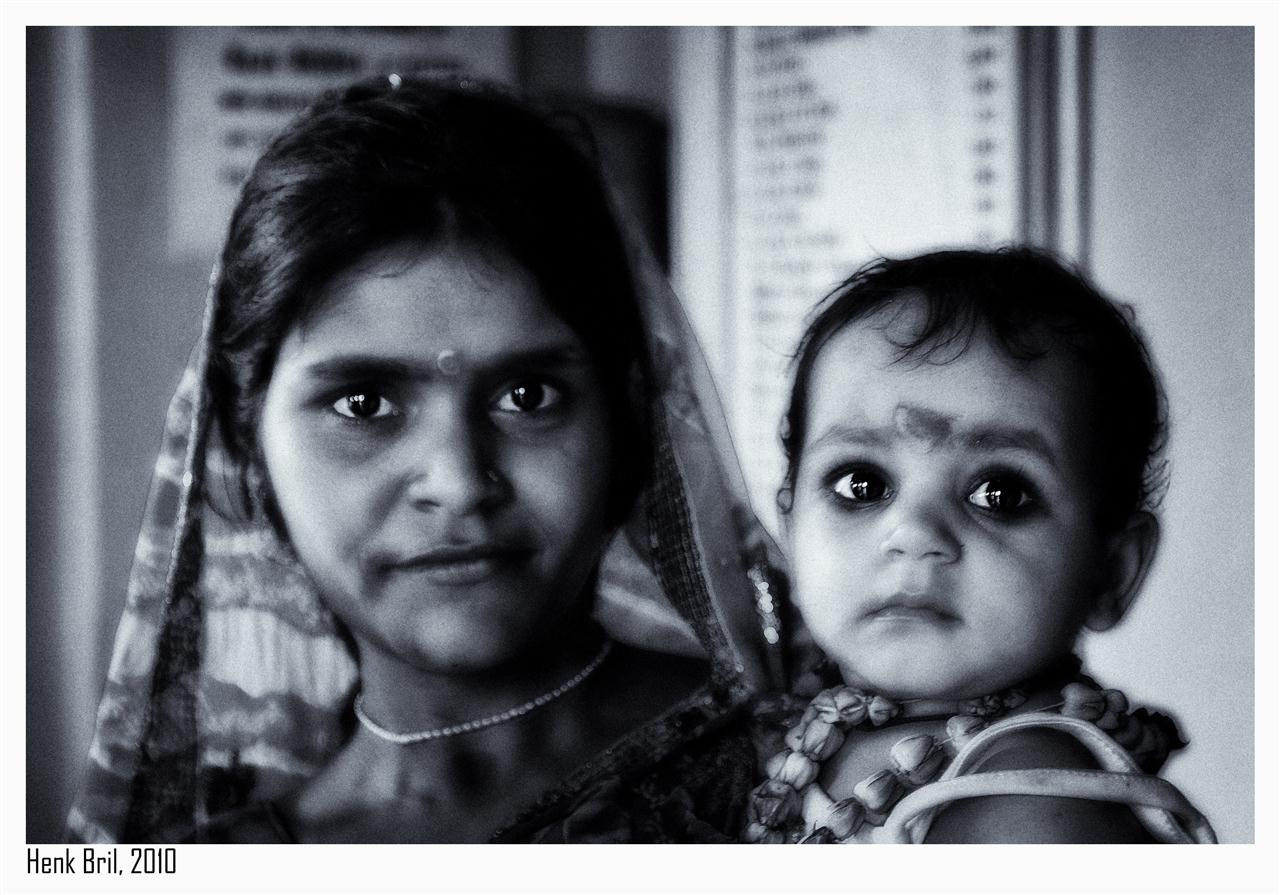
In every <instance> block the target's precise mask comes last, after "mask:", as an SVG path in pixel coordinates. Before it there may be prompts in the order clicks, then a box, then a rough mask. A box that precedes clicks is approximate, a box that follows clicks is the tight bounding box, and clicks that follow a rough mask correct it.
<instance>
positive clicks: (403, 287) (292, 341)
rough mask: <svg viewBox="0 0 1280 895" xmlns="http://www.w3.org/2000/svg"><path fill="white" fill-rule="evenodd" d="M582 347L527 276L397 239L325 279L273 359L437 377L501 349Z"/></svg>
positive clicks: (478, 257) (465, 254) (480, 257)
mask: <svg viewBox="0 0 1280 895" xmlns="http://www.w3.org/2000/svg"><path fill="white" fill-rule="evenodd" d="M574 349H578V350H580V349H581V345H580V343H579V340H578V339H577V337H576V336H575V335H574V333H573V331H572V330H571V329H570V328H569V326H568V325H567V324H565V323H564V322H563V321H562V320H561V319H560V318H559V317H558V316H556V315H555V314H554V313H553V312H552V311H551V309H550V307H549V306H548V305H547V303H546V302H545V301H544V300H543V297H542V293H541V290H540V289H539V287H538V285H537V283H536V282H535V281H534V279H533V277H532V276H531V275H530V274H528V273H527V272H526V271H525V270H524V269H523V268H522V267H520V266H519V265H517V264H515V263H514V262H511V261H509V260H508V259H506V258H505V256H502V255H501V254H495V253H493V252H488V251H483V250H480V249H477V248H475V247H472V246H469V245H467V244H462V243H443V244H440V245H438V246H426V247H424V246H422V245H421V244H418V243H400V244H397V245H394V246H391V247H388V248H386V249H382V250H380V251H378V252H377V253H371V254H370V255H367V256H366V257H365V258H363V259H361V261H359V262H357V263H356V264H354V265H352V266H351V267H350V268H348V269H347V270H345V271H343V273H342V274H340V275H339V276H337V277H335V278H334V279H332V280H331V281H330V282H329V283H328V284H327V286H326V287H325V289H324V291H323V294H322V295H321V296H320V298H319V300H318V301H317V302H316V304H315V305H314V307H313V308H312V309H311V311H310V312H309V313H308V314H307V316H306V318H305V319H304V320H301V321H299V323H298V324H297V325H296V326H295V327H294V329H293V330H292V331H291V332H290V334H289V336H288V337H287V338H286V342H285V345H284V346H283V347H282V351H281V359H282V360H284V359H286V358H288V359H292V360H295V361H302V362H305V363H308V364H310V363H314V362H316V361H319V360H325V359H330V358H334V357H369V358H387V359H395V360H396V361H397V362H401V363H404V364H406V365H415V364H416V365H418V366H421V367H422V368H423V369H424V370H428V369H430V370H434V371H435V372H437V373H445V374H448V373H450V372H453V373H456V372H458V371H459V370H460V369H461V368H462V367H464V366H466V365H468V364H481V365H484V364H489V363H493V362H495V361H497V360H499V359H501V358H504V357H506V356H509V355H513V354H516V355H527V354H539V353H541V354H547V353H553V352H561V353H564V352H566V351H570V352H571V351H572V350H574Z"/></svg>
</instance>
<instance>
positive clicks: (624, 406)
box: [210, 76, 650, 522]
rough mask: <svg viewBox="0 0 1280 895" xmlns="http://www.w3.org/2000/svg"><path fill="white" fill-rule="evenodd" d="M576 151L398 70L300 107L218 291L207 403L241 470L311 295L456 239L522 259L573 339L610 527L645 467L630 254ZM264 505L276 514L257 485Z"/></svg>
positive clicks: (641, 363) (584, 156) (243, 218)
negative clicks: (607, 493)
mask: <svg viewBox="0 0 1280 895" xmlns="http://www.w3.org/2000/svg"><path fill="white" fill-rule="evenodd" d="M566 124H567V122H566ZM585 144H586V139H585V137H584V134H583V132H582V130H581V129H580V128H579V130H578V131H577V132H576V133H575V132H573V131H571V130H570V129H569V128H568V127H567V126H566V127H561V126H560V123H559V122H554V121H553V120H552V119H551V118H550V117H549V116H547V115H544V114H542V113H540V112H538V111H535V110H534V109H533V108H531V107H530V106H528V105H526V104H524V103H521V102H519V101H517V100H515V99H513V98H511V97H509V96H507V95H506V94H505V93H503V92H500V91H499V90H497V89H495V88H489V87H481V86H475V85H445V84H441V83H437V82H430V81H414V80H411V79H399V78H396V77H394V76H393V77H392V78H390V79H385V78H384V79H379V80H378V81H376V82H373V81H371V82H367V83H362V84H358V85H355V86H353V87H350V88H347V89H345V90H342V91H337V92H331V93H328V94H326V95H324V96H323V97H322V98H321V99H319V100H318V101H317V102H316V103H315V104H313V105H312V106H311V107H310V108H308V109H307V110H306V111H304V112H303V113H301V114H300V116H299V117H298V118H297V119H296V120H294V121H293V122H292V123H291V124H290V126H289V127H288V128H287V129H286V130H285V131H284V132H283V133H282V134H280V135H279V136H278V137H277V138H276V139H275V140H274V142H273V143H272V144H271V145H270V147H269V148H268V149H267V151H266V152H265V153H264V154H263V156H262V157H261V158H260V159H259V160H258V162H257V164H256V165H255V167H254V169H253V172H252V174H251V175H250V177H249V180H248V182H247V183H246V184H245V186H244V189H243V192H242V193H241V196H240V201H239V203H238V205H237V206H236V209H235V213H234V215H233V217H232V220H231V226H230V232H229V234H228V237H227V241H226V245H225V247H224V249H223V253H222V271H221V277H220V279H219V281H218V283H217V286H216V289H217V295H216V303H215V307H216V311H215V315H214V321H213V338H212V345H211V355H210V382H211V394H212V401H213V409H214V414H215V417H216V419H217V421H218V425H219V428H220V431H221V434H222V438H223V441H224V443H225V444H226V446H227V449H228V451H229V452H230V454H231V456H232V459H233V460H234V461H235V463H236V465H237V466H238V467H239V468H240V469H241V471H242V472H244V473H253V472H255V471H256V472H258V473H260V472H261V470H262V464H261V454H260V450H259V445H258V438H257V432H258V422H259V419H260V415H261V410H262V403H263V398H264V392H265V391H266V388H267V385H268V384H269V382H270V380H271V374H272V370H273V368H274V365H275V360H276V356H277V353H278V351H279V347H280V344H281V342H282V341H283V339H284V338H285V336H286V335H287V333H288V332H289V329H290V327H291V326H292V325H293V323H294V322H295V321H297V320H299V319H300V318H301V317H302V316H304V315H305V314H306V313H307V311H308V310H309V309H310V307H311V306H312V305H313V303H314V302H315V300H316V299H317V297H318V296H319V295H320V293H321V290H322V287H323V286H324V285H325V284H326V283H327V282H328V281H329V280H330V279H331V278H332V277H333V276H334V275H335V274H338V273H339V272H341V271H342V270H343V269H345V268H347V267H348V266H350V265H351V264H352V263H354V262H356V261H357V260H359V259H360V258H361V257H363V256H364V255H366V254H367V253H368V252H370V251H371V250H374V249H376V248H379V247H382V246H386V245H388V244H390V243H393V242H396V241H399V240H403V239H416V240H420V241H422V242H423V243H426V244H431V243H435V242H438V241H441V240H445V239H458V240H461V241H464V242H471V243H475V244H478V245H481V246H485V247H490V248H493V249H496V250H498V251H501V252H503V253H505V254H506V255H508V256H509V257H510V258H512V259H513V260H514V261H515V262H516V263H518V264H519V265H521V266H522V267H523V268H524V269H526V270H527V271H528V272H529V273H530V274H531V275H532V276H533V278H534V280H535V281H536V282H537V284H538V286H539V288H540V290H541V294H542V296H543V299H544V300H545V301H546V302H547V304H548V306H549V307H550V309H551V311H552V312H553V313H554V314H556V315H557V316H558V317H560V318H561V319H562V320H564V322H565V323H566V324H567V325H568V326H569V327H570V328H571V329H572V330H573V331H574V333H575V334H576V335H577V336H578V337H579V338H580V339H581V340H582V342H583V344H584V345H585V347H586V349H587V351H588V353H589V355H590V357H591V360H592V362H593V366H594V369H595V371H596V374H597V375H598V376H599V379H600V382H601V385H602V388H603V390H604V392H605V395H606V398H607V406H608V408H609V413H610V420H609V426H610V436H611V437H610V442H611V450H612V461H613V463H612V475H611V481H612V483H613V492H612V494H611V497H610V506H611V510H612V512H611V518H612V521H614V522H617V521H620V520H621V518H622V517H623V516H624V515H625V512H626V510H627V508H628V507H629V506H630V505H631V503H632V502H633V501H634V499H635V496H636V494H637V493H638V490H639V488H640V487H641V484H642V482H643V481H644V479H645V477H646V475H647V471H648V461H649V451H650V449H649V435H648V433H649V431H650V426H649V425H648V422H647V405H648V391H649V388H650V386H649V382H650V376H649V370H648V366H647V360H646V358H647V353H646V350H645V341H644V329H643V325H642V322H641V315H640V309H639V307H638V301H637V297H636V294H635V287H634V286H633V279H632V275H631V271H630V266H629V262H628V259H627V251H626V246H625V243H624V241H623V236H622V234H621V232H620V230H619V228H618V225H617V223H616V221H615V219H614V214H613V210H612V207H611V205H610V202H609V200H608V197H607V195H606V192H605V188H604V186H603V182H602V180H601V177H600V173H599V168H598V164H597V162H596V160H595V158H594V155H593V154H592V151H591V149H590V147H589V146H587V145H585ZM244 480H245V481H246V483H247V482H248V481H249V480H250V475H248V474H246V475H245V476H244ZM246 487H247V486H246ZM246 503H247V504H248V506H249V507H250V509H252V507H253V501H252V499H251V497H250V496H249V495H248V494H246ZM265 510H266V511H267V513H268V514H269V515H271V516H272V518H273V519H275V518H276V517H275V509H274V506H273V504H272V502H271V501H270V499H269V495H268V500H267V502H266V505H265ZM276 521H278V519H277V520H276Z"/></svg>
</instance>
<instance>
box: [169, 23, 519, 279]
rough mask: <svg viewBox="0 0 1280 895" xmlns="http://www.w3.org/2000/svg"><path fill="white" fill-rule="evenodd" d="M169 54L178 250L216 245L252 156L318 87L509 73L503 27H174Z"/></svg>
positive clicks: (510, 54)
mask: <svg viewBox="0 0 1280 895" xmlns="http://www.w3.org/2000/svg"><path fill="white" fill-rule="evenodd" d="M170 59H171V61H170V68H171V78H172V84H173V94H172V103H171V105H170V110H171V111H170V124H171V127H170V138H169V139H170V153H169V240H168V242H169V250H170V252H171V254H174V255H176V256H199V257H211V256H212V255H213V254H214V253H215V252H216V251H217V249H218V247H219V246H220V245H221V243H222V238H223V236H224V234H225V231H226V226H227V221H228V220H229V219H230V217H231V210H232V208H233V206H234V205H235V199H236V195H237V193H238V191H239V188H240V184H241V183H242V182H243V181H244V179H245V177H246V176H247V175H248V173H249V169H250V167H251V166H252V165H253V162H254V160H255V159H256V158H257V157H258V155H259V154H260V153H261V152H262V150H263V149H264V148H265V147H266V145H267V143H268V142H270V140H271V138H272V136H274V135H275V133H276V132H277V131H279V129H280V128H281V127H282V126H283V125H284V124H285V123H286V122H287V121H288V120H289V119H290V118H291V117H292V116H293V115H294V114H295V113H297V112H298V110H300V109H301V108H303V107H304V106H305V105H306V104H307V103H308V102H310V101H311V100H312V99H313V98H314V97H315V96H316V95H317V94H319V93H320V92H321V91H323V90H326V89H328V88H331V87H336V86H339V85H342V84H346V83H349V82H351V81H354V80H358V79H359V78H362V77H367V76H374V75H383V74H388V73H391V72H395V73H399V74H409V73H430V74H437V75H442V76H456V77H466V76H471V77H480V78H485V79H488V80H494V81H499V82H503V83H511V82H512V81H513V79H514V74H515V54H514V50H513V37H512V29H510V28H481V27H472V28H459V27H404V28H399V27H397V28H376V27H367V28H366V27H359V28H351V27H324V28H311V27H239V28H231V27H228V28H175V29H173V31H172V40H171V57H170Z"/></svg>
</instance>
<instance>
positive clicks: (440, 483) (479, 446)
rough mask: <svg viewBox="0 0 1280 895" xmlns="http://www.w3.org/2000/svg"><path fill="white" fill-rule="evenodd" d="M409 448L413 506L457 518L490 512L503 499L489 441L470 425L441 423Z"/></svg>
mask: <svg viewBox="0 0 1280 895" xmlns="http://www.w3.org/2000/svg"><path fill="white" fill-rule="evenodd" d="M423 429H424V431H423V432H422V434H421V435H420V436H419V437H418V438H417V439H415V443H414V444H413V445H412V446H411V447H410V448H409V449H410V451H411V457H410V463H411V478H410V479H409V483H408V488H407V494H408V497H409V500H410V501H411V502H412V503H413V504H414V505H416V506H419V507H422V508H431V507H436V508H440V509H446V510H449V511H450V512H451V513H452V514H454V515H466V514H468V513H473V512H476V511H478V510H481V509H484V508H486V507H488V506H490V505H491V504H493V503H494V502H495V501H497V500H498V499H499V498H500V495H501V494H502V493H503V490H504V487H505V483H504V480H503V477H502V475H501V474H500V473H499V472H498V470H497V468H496V467H495V465H494V464H493V462H492V460H491V459H490V457H489V452H488V451H486V450H485V449H484V448H485V445H484V439H483V438H482V437H481V436H480V434H479V433H477V432H475V431H474V426H473V424H471V423H470V422H469V421H466V420H449V421H442V420H436V421H435V422H433V423H432V424H431V425H429V426H428V425H424V426H423Z"/></svg>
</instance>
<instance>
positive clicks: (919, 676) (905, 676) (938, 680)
mask: <svg viewBox="0 0 1280 895" xmlns="http://www.w3.org/2000/svg"><path fill="white" fill-rule="evenodd" d="M837 665H838V666H839V668H840V676H841V678H842V679H843V680H844V682H845V683H846V684H848V685H849V686H851V687H857V688H859V689H861V690H865V691H867V692H868V693H876V694H879V695H882V696H886V697H888V698H890V699H971V698H973V697H975V696H986V695H987V694H989V693H995V692H998V691H1000V690H1002V689H1005V688H1006V687H1008V686H1012V684H1002V683H1000V682H999V681H995V680H984V679H982V678H980V677H973V676H968V675H964V674H962V673H960V670H959V669H948V668H928V667H920V666H919V664H918V663H910V664H907V663H903V664H902V665H889V666H888V667H885V666H884V665H877V664H868V663H866V662H862V663H848V664H846V663H842V662H837ZM904 665H905V666H906V667H903V666H904Z"/></svg>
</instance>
